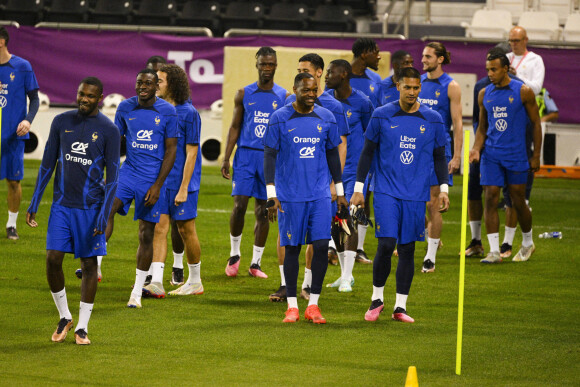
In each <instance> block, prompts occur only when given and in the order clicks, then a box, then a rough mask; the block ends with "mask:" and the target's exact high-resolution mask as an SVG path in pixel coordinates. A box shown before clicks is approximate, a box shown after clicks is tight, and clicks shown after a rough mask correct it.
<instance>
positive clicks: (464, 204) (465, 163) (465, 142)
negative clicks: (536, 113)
mask: <svg viewBox="0 0 580 387" xmlns="http://www.w3.org/2000/svg"><path fill="white" fill-rule="evenodd" d="M468 180H469V130H466V131H464V135H463V195H462V199H461V242H460V247H459V249H460V250H459V251H460V252H461V254H460V258H459V303H458V307H457V359H456V361H455V373H456V374H457V375H461V345H462V342H463V292H464V287H465V237H466V229H467V224H466V223H467V222H466V221H467V182H468Z"/></svg>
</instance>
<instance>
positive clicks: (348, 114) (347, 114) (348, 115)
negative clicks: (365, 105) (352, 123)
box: [346, 109, 352, 119]
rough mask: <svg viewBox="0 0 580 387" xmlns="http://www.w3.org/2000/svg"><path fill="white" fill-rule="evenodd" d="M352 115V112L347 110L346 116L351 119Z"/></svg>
mask: <svg viewBox="0 0 580 387" xmlns="http://www.w3.org/2000/svg"><path fill="white" fill-rule="evenodd" d="M351 116H352V112H351V111H350V109H349V110H347V112H346V118H348V119H350V117H351Z"/></svg>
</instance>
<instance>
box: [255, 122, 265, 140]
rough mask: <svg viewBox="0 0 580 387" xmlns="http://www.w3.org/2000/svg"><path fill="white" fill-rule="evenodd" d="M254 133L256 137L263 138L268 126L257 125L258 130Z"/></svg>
mask: <svg viewBox="0 0 580 387" xmlns="http://www.w3.org/2000/svg"><path fill="white" fill-rule="evenodd" d="M254 133H255V134H256V137H259V138H262V137H264V134H265V133H266V125H256V129H254Z"/></svg>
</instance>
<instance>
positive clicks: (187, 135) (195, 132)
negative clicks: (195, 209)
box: [165, 101, 201, 192]
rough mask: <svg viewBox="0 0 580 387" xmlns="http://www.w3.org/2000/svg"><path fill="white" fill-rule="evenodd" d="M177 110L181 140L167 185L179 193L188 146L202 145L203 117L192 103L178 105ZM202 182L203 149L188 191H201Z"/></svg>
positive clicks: (198, 154)
mask: <svg viewBox="0 0 580 387" xmlns="http://www.w3.org/2000/svg"><path fill="white" fill-rule="evenodd" d="M175 110H176V111H177V124H178V130H179V138H178V139H177V152H176V153H175V163H174V164H173V168H172V169H171V171H170V172H169V175H168V176H167V179H166V180H165V184H166V185H167V188H169V189H172V190H176V191H178V190H179V187H181V182H182V180H183V167H184V166H185V158H186V156H187V155H186V146H187V145H199V143H200V140H199V138H200V134H201V117H200V116H199V113H198V112H197V110H196V109H195V107H193V105H192V104H191V101H187V102H185V103H183V104H181V105H177V106H176V107H175ZM200 181H201V149H199V148H198V150H197V158H196V159H195V167H194V168H193V174H192V175H191V180H190V181H189V186H188V188H187V191H188V192H195V191H199V183H200Z"/></svg>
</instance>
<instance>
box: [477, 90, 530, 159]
mask: <svg viewBox="0 0 580 387" xmlns="http://www.w3.org/2000/svg"><path fill="white" fill-rule="evenodd" d="M522 86H523V83H521V82H518V81H514V80H513V79H512V80H510V83H509V84H508V85H507V86H504V87H499V88H498V87H496V86H494V85H489V86H487V87H486V88H485V93H484V95H483V106H484V107H485V110H486V111H487V123H488V127H487V139H486V140H485V150H484V152H486V153H487V154H489V155H493V157H496V158H497V159H499V160H508V161H523V160H527V159H528V157H527V151H526V124H527V122H528V114H527V112H526V108H525V107H524V104H523V103H522V98H521V94H520V93H521V89H522Z"/></svg>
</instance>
